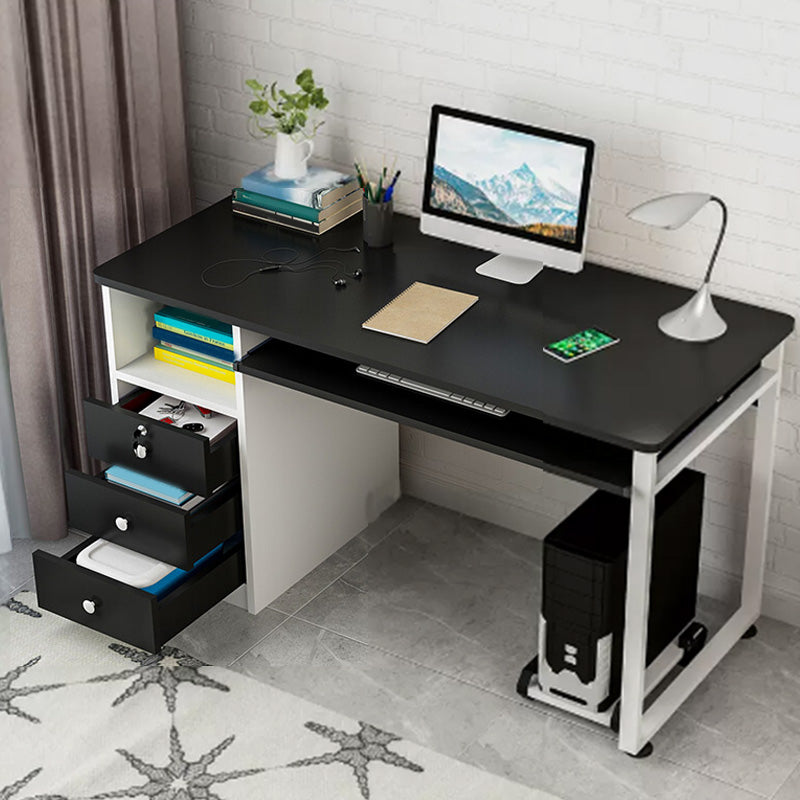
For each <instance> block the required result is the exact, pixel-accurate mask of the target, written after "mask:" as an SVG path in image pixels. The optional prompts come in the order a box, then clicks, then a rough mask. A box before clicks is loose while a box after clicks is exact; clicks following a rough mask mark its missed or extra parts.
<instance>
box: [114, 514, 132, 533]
mask: <svg viewBox="0 0 800 800" xmlns="http://www.w3.org/2000/svg"><path fill="white" fill-rule="evenodd" d="M114 524H115V525H116V526H117V530H120V531H126V530H128V528H129V527H130V524H131V522H130V520H129V519H128V518H127V517H117V518H116V519H115V520H114Z"/></svg>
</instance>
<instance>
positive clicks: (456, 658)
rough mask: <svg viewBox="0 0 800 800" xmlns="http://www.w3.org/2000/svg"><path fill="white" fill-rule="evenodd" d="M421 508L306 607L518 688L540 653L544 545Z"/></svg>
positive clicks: (318, 618)
mask: <svg viewBox="0 0 800 800" xmlns="http://www.w3.org/2000/svg"><path fill="white" fill-rule="evenodd" d="M488 531H489V528H488V527H487V526H486V525H485V524H484V523H479V522H476V521H475V520H473V519H471V518H468V517H464V516H461V515H459V514H456V513H454V512H451V511H446V510H444V509H439V508H436V507H433V506H429V507H426V508H422V509H420V510H419V511H418V512H417V513H416V514H414V515H413V516H412V517H411V518H410V519H408V520H407V521H406V522H405V523H403V524H402V525H400V526H399V527H398V528H397V530H395V531H394V532H393V533H392V535H391V536H389V537H387V538H386V539H385V540H384V541H383V542H381V543H380V544H379V545H378V546H376V547H375V548H374V549H373V550H372V551H371V552H370V553H369V554H368V555H367V556H366V557H365V558H364V559H363V560H362V561H360V562H359V563H358V564H356V565H355V566H354V567H353V568H352V569H350V570H349V571H348V572H347V573H346V574H345V575H344V576H343V578H341V579H339V580H338V581H336V582H335V583H334V584H332V585H331V586H330V587H329V588H328V589H326V590H325V591H324V592H323V593H322V594H320V595H319V596H318V597H317V598H316V599H314V600H313V601H311V602H310V603H309V604H308V605H307V606H305V607H304V608H302V609H301V610H300V611H299V612H298V616H299V617H300V618H302V619H305V620H307V621H309V622H312V623H314V624H317V625H320V626H321V627H324V628H327V629H329V630H331V631H334V632H336V633H341V634H343V635H345V636H349V637H352V638H354V639H357V640H359V641H361V642H364V643H366V644H370V645H375V646H377V647H381V648H383V649H385V650H388V651H390V652H393V653H397V654H399V655H401V656H405V657H408V658H410V659H413V660H414V661H417V662H418V663H420V664H424V665H425V666H428V667H431V668H433V669H437V670H440V671H442V672H444V673H446V674H448V675H451V676H452V677H456V678H460V679H463V680H465V681H468V682H471V683H475V684H477V685H480V686H484V687H486V688H488V689H490V690H492V691H494V692H497V693H499V694H504V695H507V696H511V697H514V696H515V695H514V687H515V685H516V680H517V677H518V676H519V671H520V669H521V668H522V666H523V665H524V664H525V663H527V662H528V661H529V660H530V658H531V657H532V655H533V653H535V647H536V645H535V641H536V625H535V620H536V610H537V607H538V592H539V583H540V568H539V567H538V566H537V562H538V560H539V557H538V554H539V552H540V548H541V544H540V543H539V542H536V541H535V540H532V539H530V538H529V537H525V536H522V535H521V534H516V533H513V532H511V531H504V530H502V529H499V528H496V527H495V528H494V531H495V532H496V535H489V532H488Z"/></svg>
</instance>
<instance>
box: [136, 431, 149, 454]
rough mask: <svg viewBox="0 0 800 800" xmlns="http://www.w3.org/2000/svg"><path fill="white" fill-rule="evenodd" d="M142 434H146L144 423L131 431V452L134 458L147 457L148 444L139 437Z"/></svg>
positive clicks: (142, 435)
mask: <svg viewBox="0 0 800 800" xmlns="http://www.w3.org/2000/svg"><path fill="white" fill-rule="evenodd" d="M144 436H147V428H145V426H144V425H139V426H138V427H137V428H136V430H135V431H134V432H133V454H134V455H135V456H136V458H147V455H148V453H149V452H150V445H149V444H148V443H147V442H143V441H142V440H141V439H140V437H144Z"/></svg>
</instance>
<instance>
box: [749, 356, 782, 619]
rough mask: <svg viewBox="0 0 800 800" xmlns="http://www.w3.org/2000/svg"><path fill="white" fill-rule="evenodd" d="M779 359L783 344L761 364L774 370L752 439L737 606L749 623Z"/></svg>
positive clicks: (762, 551) (758, 577)
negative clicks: (741, 568) (739, 604)
mask: <svg viewBox="0 0 800 800" xmlns="http://www.w3.org/2000/svg"><path fill="white" fill-rule="evenodd" d="M782 362H783V345H780V346H779V347H777V348H776V349H775V350H773V351H772V353H770V355H769V356H767V358H765V359H764V361H763V365H764V366H765V367H769V368H770V369H774V370H775V371H776V373H777V380H776V381H775V383H774V384H773V385H772V386H771V387H770V388H769V389H768V390H767V391H766V392H765V393H764V394H763V395H761V397H760V398H759V399H758V408H757V409H756V435H755V441H754V442H753V461H752V466H751V471H750V498H749V501H748V508H747V538H746V543H745V551H744V568H743V572H742V599H741V608H742V610H743V611H744V612H745V613H746V614H747V616H748V617H749V618H750V622H751V623H752V622H755V621H756V619H758V616H759V614H760V613H761V594H762V589H763V583H764V561H765V558H766V548H767V531H768V528H769V506H770V497H771V496H772V467H773V464H774V461H775V436H776V431H777V424H778V401H779V399H780V392H781V366H782Z"/></svg>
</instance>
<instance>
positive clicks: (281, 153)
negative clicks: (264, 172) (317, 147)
mask: <svg viewBox="0 0 800 800" xmlns="http://www.w3.org/2000/svg"><path fill="white" fill-rule="evenodd" d="M276 136H277V139H278V142H277V148H276V150H275V175H276V176H277V177H278V178H289V179H293V178H302V177H303V176H304V175H305V174H306V173H307V172H308V159H309V158H311V154H312V153H313V152H314V143H313V142H312V141H311V139H303V140H302V141H300V142H296V141H295V140H294V139H292V137H291V136H290V135H289V134H288V133H277V134H276Z"/></svg>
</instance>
